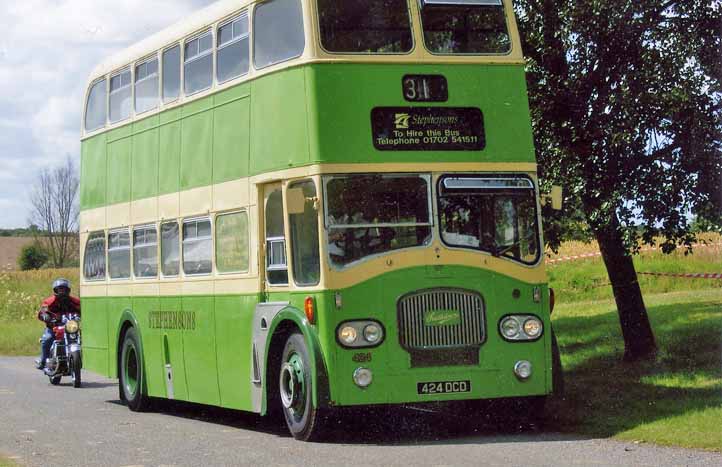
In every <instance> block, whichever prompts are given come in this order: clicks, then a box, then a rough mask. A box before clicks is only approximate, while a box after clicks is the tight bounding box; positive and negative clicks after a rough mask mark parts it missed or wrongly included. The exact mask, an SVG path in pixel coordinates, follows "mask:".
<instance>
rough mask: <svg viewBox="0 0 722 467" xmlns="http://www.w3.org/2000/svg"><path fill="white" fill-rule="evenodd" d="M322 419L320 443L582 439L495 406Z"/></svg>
mask: <svg viewBox="0 0 722 467" xmlns="http://www.w3.org/2000/svg"><path fill="white" fill-rule="evenodd" d="M108 402H109V403H113V404H121V402H120V401H118V400H115V401H108ZM154 411H155V412H156V413H159V414H162V415H166V416H169V417H180V418H185V419H192V420H198V421H202V422H205V423H212V424H216V425H223V426H227V427H232V428H237V429H239V430H252V431H257V432H262V433H266V434H269V435H273V436H278V437H281V438H289V437H290V434H289V433H288V429H287V428H286V425H285V422H284V421H283V420H275V419H273V418H270V417H262V416H260V415H257V414H252V413H248V412H241V411H236V410H230V409H223V408H219V407H212V406H206V405H201V404H193V403H188V402H181V401H167V400H159V401H157V402H156V403H155V405H154ZM326 420H327V423H328V425H327V427H328V430H327V432H326V434H325V436H324V442H325V443H333V444H337V443H338V444H341V443H342V444H361V445H363V444H371V445H438V444H487V443H500V442H533V441H535V440H542V439H543V440H544V441H554V440H565V441H568V440H570V439H581V438H579V437H574V436H571V435H562V434H558V433H552V432H545V431H544V430H543V429H541V428H540V427H539V426H536V425H532V424H529V423H520V422H518V421H517V422H515V421H513V420H511V419H509V418H505V417H501V416H499V414H498V413H496V412H495V411H492V412H487V413H486V414H485V415H481V414H479V415H469V414H468V413H467V414H466V415H462V414H459V413H453V411H452V412H448V411H444V410H443V409H437V410H428V409H422V408H412V407H370V408H365V409H340V410H336V411H335V412H334V415H333V416H332V417H329V418H327V419H326Z"/></svg>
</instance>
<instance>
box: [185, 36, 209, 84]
mask: <svg viewBox="0 0 722 467" xmlns="http://www.w3.org/2000/svg"><path fill="white" fill-rule="evenodd" d="M183 76H184V77H185V79H184V81H183V82H184V83H185V84H184V90H185V93H186V94H187V95H190V94H195V93H197V92H200V91H203V90H205V89H208V88H210V87H211V84H212V83H213V34H211V31H208V32H206V33H205V34H203V35H202V36H199V37H196V38H195V39H191V40H189V41H187V42H186V45H185V62H184V66H183Z"/></svg>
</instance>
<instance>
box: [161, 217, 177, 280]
mask: <svg viewBox="0 0 722 467" xmlns="http://www.w3.org/2000/svg"><path fill="white" fill-rule="evenodd" d="M160 259H161V271H162V272H163V275H164V276H165V277H174V276H177V275H178V274H179V273H180V229H179V227H178V222H176V221H172V222H166V223H164V224H161V226H160Z"/></svg>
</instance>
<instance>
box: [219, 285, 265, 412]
mask: <svg viewBox="0 0 722 467" xmlns="http://www.w3.org/2000/svg"><path fill="white" fill-rule="evenodd" d="M256 303H258V296H257V295H245V296H238V297H216V298H215V315H216V351H217V354H218V386H219V389H220V397H221V405H222V406H223V407H228V408H231V409H237V410H248V411H250V410H252V401H251V352H252V348H253V343H252V336H253V329H252V325H253V310H254V309H255V306H256Z"/></svg>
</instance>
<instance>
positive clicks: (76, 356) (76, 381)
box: [70, 352, 83, 388]
mask: <svg viewBox="0 0 722 467" xmlns="http://www.w3.org/2000/svg"><path fill="white" fill-rule="evenodd" d="M70 362H71V363H70V373H71V375H72V377H73V387H76V388H79V387H80V385H81V384H82V381H81V377H80V370H81V368H82V367H83V365H82V360H81V359H80V352H74V353H73V354H72V355H71V357H70Z"/></svg>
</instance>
